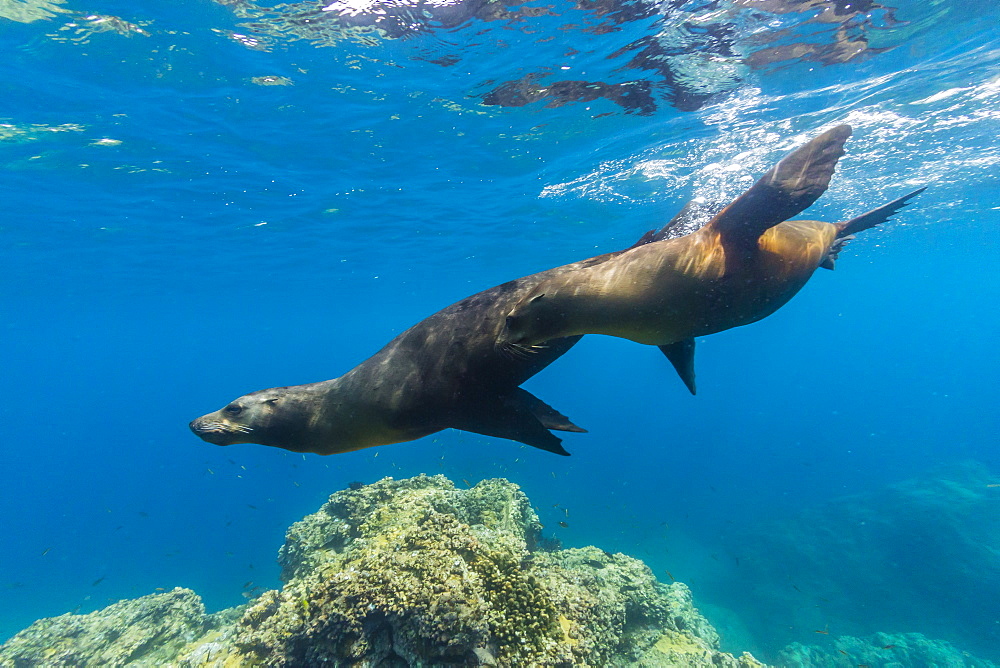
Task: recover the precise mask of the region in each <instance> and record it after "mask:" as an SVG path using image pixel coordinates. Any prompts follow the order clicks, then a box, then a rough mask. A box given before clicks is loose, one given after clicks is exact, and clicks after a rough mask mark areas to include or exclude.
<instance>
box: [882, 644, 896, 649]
mask: <svg viewBox="0 0 1000 668" xmlns="http://www.w3.org/2000/svg"><path fill="white" fill-rule="evenodd" d="M893 647H895V645H883V646H882V649H892V648H893Z"/></svg>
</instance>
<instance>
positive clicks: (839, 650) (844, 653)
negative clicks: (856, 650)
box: [837, 649, 850, 656]
mask: <svg viewBox="0 0 1000 668" xmlns="http://www.w3.org/2000/svg"><path fill="white" fill-rule="evenodd" d="M837 651H838V652H840V653H841V654H843V655H844V656H850V654H848V653H847V652H845V651H844V650H842V649H838V650H837Z"/></svg>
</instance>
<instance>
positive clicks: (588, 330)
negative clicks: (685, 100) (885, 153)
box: [497, 125, 924, 394]
mask: <svg viewBox="0 0 1000 668" xmlns="http://www.w3.org/2000/svg"><path fill="white" fill-rule="evenodd" d="M850 135H851V128H850V127H849V126H847V125H841V126H838V127H835V128H833V129H832V130H829V131H827V132H824V133H823V134H821V135H820V136H818V137H816V138H815V139H813V140H812V141H810V142H808V143H807V144H805V145H803V146H801V147H800V148H798V149H797V150H795V151H793V152H792V153H791V154H789V155H788V156H786V157H785V158H784V159H783V160H781V161H780V162H779V163H778V164H777V165H775V166H774V167H773V168H772V169H771V170H770V171H768V172H767V173H766V174H765V175H764V176H763V177H761V179H760V180H759V181H757V182H756V183H755V184H754V185H753V186H752V187H751V188H750V189H749V190H747V191H746V192H745V193H743V194H742V195H740V196H739V197H738V198H737V199H736V200H735V201H733V202H732V203H731V204H729V205H728V206H727V207H725V208H724V209H722V211H720V212H719V213H718V214H716V215H715V216H714V217H713V218H712V219H711V220H710V221H709V222H708V223H707V224H706V225H705V226H704V227H702V228H701V229H699V230H697V231H696V232H693V233H691V234H689V235H687V236H683V237H678V238H669V239H665V238H664V234H665V233H666V232H669V231H670V230H671V228H672V227H673V226H675V222H671V224H670V225H668V226H667V227H666V228H664V230H661V231H659V232H650V233H647V235H646V236H645V237H644V238H643V240H642V241H643V242H644V243H641V244H639V245H637V246H636V247H634V248H632V249H630V250H628V251H627V252H624V253H620V254H618V255H617V256H615V257H613V258H608V259H607V260H606V261H604V262H600V263H594V264H593V265H589V266H584V267H582V268H578V269H574V270H572V271H559V270H558V269H557V270H555V271H553V272H552V273H551V274H549V275H548V276H546V277H545V278H544V279H543V280H541V281H539V282H538V283H537V284H536V285H535V286H534V288H532V290H531V292H530V293H529V294H527V295H525V296H524V298H523V299H521V301H519V302H518V303H517V305H516V306H515V307H514V308H513V309H511V310H510V312H509V313H508V314H507V318H506V320H505V323H504V327H503V330H502V331H501V333H500V337H499V338H498V341H497V342H498V345H500V346H501V347H503V346H509V345H516V346H519V347H521V349H524V348H525V347H527V349H528V350H536V349H539V348H536V347H535V346H538V345H539V344H542V343H544V342H546V341H550V340H553V339H556V340H558V339H560V338H561V337H567V336H580V335H583V334H609V335H611V336H619V337H623V338H626V339H631V340H632V341H637V342H639V343H645V344H650V345H654V346H659V348H660V350H661V351H663V353H664V354H665V355H666V356H667V358H668V359H669V360H670V362H671V363H672V364H673V365H674V368H675V369H676V370H677V372H678V374H679V375H680V377H681V379H682V380H683V381H684V383H685V385H686V386H687V387H688V389H689V390H690V391H691V393H692V394H694V392H695V378H694V339H695V337H698V336H705V335H707V334H713V333H715V332H721V331H723V330H725V329H730V328H732V327H738V326H740V325H746V324H749V323H752V322H756V321H758V320H760V319H762V318H765V317H767V316H768V315H770V314H772V313H774V312H775V311H776V310H777V309H778V308H780V307H781V306H782V305H784V304H785V303H786V302H788V300H789V299H791V298H792V297H793V296H794V295H795V293H796V292H798V291H799V289H801V288H802V286H804V285H805V284H806V282H807V281H808V280H809V278H810V277H811V276H812V274H813V272H814V271H815V270H816V269H817V268H818V267H826V268H829V269H832V268H833V263H834V260H835V259H836V257H837V254H838V253H839V252H840V249H841V248H842V246H843V244H844V243H845V242H846V241H847V240H848V239H850V238H853V237H852V235H853V234H854V233H856V232H860V231H862V230H866V229H868V228H870V227H874V226H875V225H878V224H879V223H882V222H884V221H885V220H886V219H887V218H888V217H889V216H891V215H892V214H894V213H896V212H897V211H898V210H899V209H900V208H901V207H903V206H905V205H906V203H907V200H909V199H910V198H912V197H914V196H915V195H917V194H919V193H920V192H922V191H923V190H924V189H923V188H921V189H919V190H917V191H915V192H912V193H910V194H909V195H905V196H904V197H901V198H899V199H897V200H895V201H892V202H890V203H888V204H886V205H884V206H881V207H879V208H877V209H875V210H873V211H869V212H868V213H865V214H862V215H860V216H858V217H857V218H853V219H851V220H848V221H846V222H842V223H823V222H818V221H810V220H795V221H790V220H788V219H789V218H791V217H792V216H795V215H797V214H798V213H800V212H801V211H803V210H805V209H806V208H807V207H809V206H810V205H811V204H812V203H813V202H815V201H816V200H817V199H818V198H819V196H820V195H822V194H823V192H824V191H825V190H826V188H827V186H828V185H829V183H830V178H831V177H832V176H833V171H834V167H835V166H836V164H837V160H838V159H839V158H840V156H842V155H843V154H844V149H843V146H844V142H846V141H847V138H848V137H849V136H850Z"/></svg>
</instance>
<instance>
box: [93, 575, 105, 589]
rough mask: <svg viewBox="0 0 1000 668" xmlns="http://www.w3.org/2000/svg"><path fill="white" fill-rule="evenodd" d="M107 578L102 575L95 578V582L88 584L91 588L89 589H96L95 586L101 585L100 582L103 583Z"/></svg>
mask: <svg viewBox="0 0 1000 668" xmlns="http://www.w3.org/2000/svg"><path fill="white" fill-rule="evenodd" d="M107 578H108V576H107V575H102V576H101V577H99V578H97V579H96V580H94V581H93V582H91V583H90V586H91V587H96V586H97V585H99V584H101V583H102V582H104V581H105V580H106V579H107Z"/></svg>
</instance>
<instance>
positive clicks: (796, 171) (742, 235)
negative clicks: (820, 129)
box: [708, 125, 851, 248]
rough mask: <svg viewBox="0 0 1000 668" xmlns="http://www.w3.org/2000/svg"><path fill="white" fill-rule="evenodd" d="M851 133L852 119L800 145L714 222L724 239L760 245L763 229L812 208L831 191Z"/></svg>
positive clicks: (712, 224) (713, 220) (734, 243)
mask: <svg viewBox="0 0 1000 668" xmlns="http://www.w3.org/2000/svg"><path fill="white" fill-rule="evenodd" d="M850 136H851V127H850V126H849V125H838V126H837V127H835V128H833V129H831V130H827V131H826V132H824V133H823V134H821V135H819V136H818V137H816V138H815V139H812V140H811V141H809V142H807V143H805V144H803V145H802V146H800V147H799V148H797V149H795V150H794V151H792V152H791V153H789V154H788V155H786V156H785V157H784V158H782V159H781V161H780V162H778V164H777V165H775V166H774V167H772V168H771V169H770V170H769V171H768V172H767V173H766V174H764V176H762V177H761V178H760V179H759V180H758V181H757V182H756V183H755V184H753V185H752V186H751V187H750V189H749V190H747V191H746V192H745V193H743V194H742V195H740V196H739V197H737V198H736V199H735V200H734V201H733V202H732V203H731V204H730V205H729V206H727V207H726V208H725V209H723V210H722V211H720V212H719V214H718V215H716V216H715V217H714V218H712V220H711V221H709V223H708V225H710V226H713V227H715V228H716V229H717V230H718V231H719V233H720V234H721V236H722V240H723V244H726V245H730V244H733V245H739V246H743V247H752V248H756V245H757V240H758V239H759V238H760V235H762V234H763V233H764V232H766V231H767V230H768V229H769V228H771V227H774V226H775V225H777V224H778V223H782V222H784V221H786V220H788V219H789V218H791V217H792V216H795V215H797V214H799V213H801V212H802V211H804V210H805V209H807V208H809V207H810V206H811V205H812V203H813V202H815V201H816V200H817V199H819V196H820V195H822V194H823V193H824V192H825V191H826V189H827V187H828V186H829V185H830V178H831V177H832V176H833V170H834V168H835V167H836V166H837V160H839V159H840V156H842V155H844V142H846V141H847V138H848V137H850Z"/></svg>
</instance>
